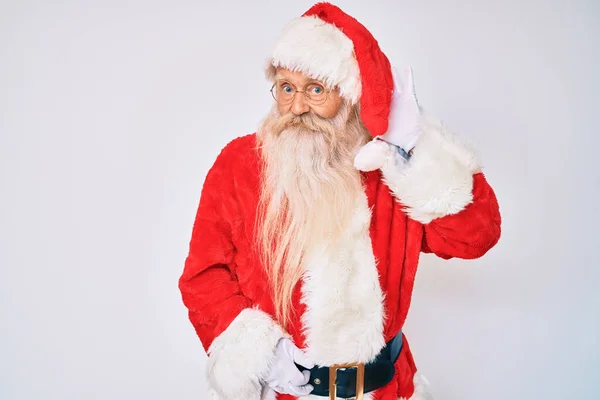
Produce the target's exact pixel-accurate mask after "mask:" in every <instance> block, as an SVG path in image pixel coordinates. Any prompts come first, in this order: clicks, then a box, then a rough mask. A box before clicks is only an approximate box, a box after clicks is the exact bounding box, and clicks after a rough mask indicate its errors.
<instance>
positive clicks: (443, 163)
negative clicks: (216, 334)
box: [381, 118, 479, 224]
mask: <svg viewBox="0 0 600 400" xmlns="http://www.w3.org/2000/svg"><path fill="white" fill-rule="evenodd" d="M478 171H479V165H478V163H477V159H476V156H475V153H474V152H473V151H472V150H470V149H468V148H467V146H466V145H465V144H464V143H461V142H460V141H459V139H458V138H457V137H456V136H454V135H452V134H451V133H449V132H448V131H446V129H445V128H444V127H443V126H442V124H441V122H439V121H433V120H431V119H426V118H423V119H422V120H421V135H420V137H419V140H418V141H417V144H416V146H415V148H414V150H413V155H412V157H411V159H410V162H408V163H407V164H405V165H401V166H398V165H397V163H396V162H395V159H394V157H393V156H388V157H386V159H385V162H384V163H383V165H382V166H381V172H382V175H383V180H384V181H385V183H386V184H387V185H388V187H389V188H390V190H391V191H392V192H393V193H394V195H395V196H396V198H397V200H398V202H399V203H401V204H402V206H403V207H405V211H406V213H407V214H408V216H409V217H411V218H412V219H414V220H416V221H419V222H421V223H424V224H426V223H429V222H430V221H432V220H433V219H436V218H439V217H443V216H445V215H451V214H456V213H458V212H459V211H461V210H462V209H464V208H465V207H466V206H467V205H468V204H469V203H471V202H472V201H473V193H472V189H473V174H474V173H476V172H478Z"/></svg>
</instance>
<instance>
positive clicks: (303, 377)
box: [264, 338, 315, 396]
mask: <svg viewBox="0 0 600 400" xmlns="http://www.w3.org/2000/svg"><path fill="white" fill-rule="evenodd" d="M294 363H297V364H299V365H302V366H303V367H304V368H308V369H310V368H313V367H314V366H315V364H314V363H313V362H312V361H310V360H309V359H308V357H307V356H306V354H305V353H304V352H303V351H302V350H300V349H299V348H298V347H296V345H295V344H294V342H292V341H291V340H290V339H288V338H281V339H280V340H279V342H278V343H277V347H276V348H275V362H274V363H273V365H272V366H271V370H270V371H269V373H268V374H267V375H266V377H265V379H264V380H265V382H266V383H267V384H268V385H269V386H270V387H271V388H272V389H273V390H275V391H276V392H278V393H282V394H291V395H293V396H306V395H308V394H309V393H310V392H312V391H313V389H314V387H313V386H312V385H310V384H308V381H309V380H310V371H306V370H305V371H303V372H300V370H299V369H298V367H296V364H294Z"/></svg>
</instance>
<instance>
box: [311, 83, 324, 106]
mask: <svg viewBox="0 0 600 400" xmlns="http://www.w3.org/2000/svg"><path fill="white" fill-rule="evenodd" d="M306 98H307V99H308V101H310V102H311V103H313V104H322V103H324V102H325V100H327V91H325V88H324V87H323V86H322V85H319V84H317V83H312V84H310V85H308V86H307V87H306Z"/></svg>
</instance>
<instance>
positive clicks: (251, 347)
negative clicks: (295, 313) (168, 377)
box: [206, 308, 288, 400]
mask: <svg viewBox="0 0 600 400" xmlns="http://www.w3.org/2000/svg"><path fill="white" fill-rule="evenodd" d="M285 336H288V335H287V334H285V333H284V332H283V330H282V329H281V327H280V326H279V325H278V324H277V323H276V322H275V321H274V320H273V319H272V318H271V316H269V315H268V314H267V313H265V312H263V311H260V310H257V309H251V308H248V309H245V310H243V311H242V312H241V313H240V314H239V315H238V316H237V317H236V318H235V319H234V320H233V322H232V323H231V324H230V325H229V326H228V327H227V329H225V331H223V333H221V334H220V335H219V336H218V337H217V338H216V339H215V340H214V341H213V342H212V344H211V346H210V348H209V349H208V366H207V369H206V370H207V374H208V377H207V378H208V383H209V386H210V392H211V397H212V399H214V400H239V399H245V400H260V399H262V397H263V396H264V393H263V392H264V390H263V387H262V384H261V379H262V377H264V375H265V374H266V373H267V372H268V369H269V365H270V364H271V363H272V362H273V359H274V354H275V353H274V352H275V347H276V346H277V342H278V341H279V339H281V338H282V337H285Z"/></svg>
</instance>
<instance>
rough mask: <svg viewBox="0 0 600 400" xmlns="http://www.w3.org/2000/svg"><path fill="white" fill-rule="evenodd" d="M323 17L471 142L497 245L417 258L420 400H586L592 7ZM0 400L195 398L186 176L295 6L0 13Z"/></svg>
mask: <svg viewBox="0 0 600 400" xmlns="http://www.w3.org/2000/svg"><path fill="white" fill-rule="evenodd" d="M368 3H369V4H367V2H366V1H358V0H357V1H341V0H340V1H339V2H338V3H337V4H338V5H340V6H341V7H342V8H343V9H344V10H345V11H346V12H348V13H350V14H351V15H353V16H355V17H356V18H358V19H359V20H360V21H361V22H362V23H363V24H364V25H366V26H367V27H368V28H369V29H370V30H371V31H372V33H373V34H374V35H375V37H376V38H377V39H378V40H379V43H380V45H381V46H382V48H383V50H384V51H385V52H386V53H387V55H388V56H389V58H390V59H391V60H392V62H393V63H395V64H396V65H399V66H400V67H404V66H406V65H412V67H413V69H414V72H415V81H416V88H417V94H418V95H419V99H420V101H421V103H422V104H423V106H424V107H425V109H426V110H427V111H428V112H430V113H432V114H434V115H436V116H438V117H440V118H442V119H443V120H444V121H445V122H446V123H447V124H448V125H449V126H450V127H452V129H454V130H455V131H456V132H458V133H460V135H461V136H463V137H465V138H466V139H469V140H472V141H473V142H474V143H476V145H477V147H478V149H479V151H480V153H481V155H482V157H483V160H484V165H485V172H486V174H487V177H488V179H489V180H490V182H491V183H492V185H493V187H494V189H495V190H496V193H497V195H498V198H499V201H500V205H501V211H502V216H503V236H502V239H501V241H500V243H499V244H498V245H497V247H495V248H494V249H493V250H492V251H490V252H489V253H488V255H487V256H486V257H484V258H482V259H479V260H476V261H462V260H452V261H443V260H439V259H436V258H434V257H431V256H426V257H423V259H422V262H421V269H420V273H419V274H418V277H417V284H416V289H415V295H414V301H413V305H412V309H411V313H410V315H409V320H408V323H407V327H406V332H407V334H408V337H409V339H410V341H411V346H412V350H413V352H414V354H415V358H416V362H417V364H418V367H419V368H420V369H421V371H422V372H423V373H425V375H426V376H427V377H428V378H429V380H430V381H431V384H432V390H433V393H434V394H435V395H436V399H438V400H467V399H486V400H495V399H498V400H500V399H502V400H505V399H523V400H525V399H527V400H529V399H556V400H559V399H592V398H600V355H599V348H598V337H599V328H600V321H599V319H600V304H599V303H600V295H599V294H598V291H599V290H600V287H599V282H600V255H599V247H600V246H599V244H600V239H599V238H598V232H597V226H598V225H599V223H600V218H599V214H600V213H599V211H598V208H597V203H598V200H599V194H600V193H599V192H600V179H599V177H600V163H599V162H598V159H599V158H600V146H599V144H600V141H599V140H598V134H599V133H600V129H599V128H600V124H599V123H598V114H599V112H600V107H599V106H600V101H599V92H600V79H599V77H598V73H597V71H598V68H599V67H598V63H599V62H600V57H599V49H600V28H599V21H600V3H598V2H597V1H595V0H589V1H566V0H564V1H562V2H558V1H542V0H539V1H534V0H528V1H518V0H512V1H495V2H492V1H475V0H453V1H444V0H428V1H426V0H419V1H416V0H414V1H387V2H386V1H383V0H379V1H378V0H371V1H370V2H368ZM0 4H1V5H0V162H1V169H0V172H1V178H0V184H1V186H0V191H1V192H0V302H1V303H0V318H1V319H0V321H1V327H0V398H1V399H4V400H17V399H18V400H21V399H23V400H24V399H27V400H29V399H45V400H46V399H48V400H50V399H60V400H81V399H85V400H87V399H145V400H155V399H203V398H205V396H206V394H205V383H204V381H203V373H204V372H203V370H204V365H205V361H206V357H205V354H204V352H203V349H202V347H201V345H200V341H199V340H198V339H197V337H196V336H195V333H194V331H193V329H192V326H191V324H190V323H189V322H188V320H187V314H186V310H185V308H184V307H183V305H182V303H181V299H180V295H179V291H178V289H177V279H178V277H179V274H180V273H181V270H182V268H183V262H184V259H185V256H186V252H187V245H188V241H189V236H190V233H191V225H192V222H193V217H194V214H195V211H196V206H197V203H198V199H199V194H200V190H201V187H202V183H203V180H204V176H205V174H206V172H207V169H208V168H209V167H210V166H211V164H212V162H213V161H214V158H215V157H216V155H217V154H218V152H219V150H220V149H221V148H222V147H223V146H224V145H225V144H226V143H227V142H228V141H230V140H231V139H233V138H234V137H236V136H240V135H243V134H246V133H251V132H253V131H254V130H255V129H256V127H257V125H258V123H259V121H260V119H261V118H262V117H263V116H264V114H265V113H266V111H267V110H268V108H269V106H270V102H271V97H270V94H269V92H268V90H269V84H268V83H267V81H266V80H265V78H264V75H263V70H262V68H263V65H264V61H265V59H266V57H267V55H268V51H269V49H270V46H271V44H272V42H273V40H274V39H275V37H276V36H277V34H278V33H279V31H280V29H281V28H282V27H283V26H284V25H285V24H286V23H287V22H288V21H289V20H290V19H291V18H293V17H296V16H298V15H300V14H301V13H303V12H304V11H305V10H306V9H308V8H309V7H310V6H311V5H312V2H309V1H297V0H294V1H279V2H267V1H260V2H259V1H241V0H240V1H221V2H210V3H208V2H202V1H191V0H190V1H166V0H163V1H148V0H146V1H141V0H138V1H116V0H113V1H95V2H94V1H83V0H70V1H67V0H63V1H60V0H56V1H24V0H23V1H16V0H15V1H12V2H9V1H2V2H0Z"/></svg>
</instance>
